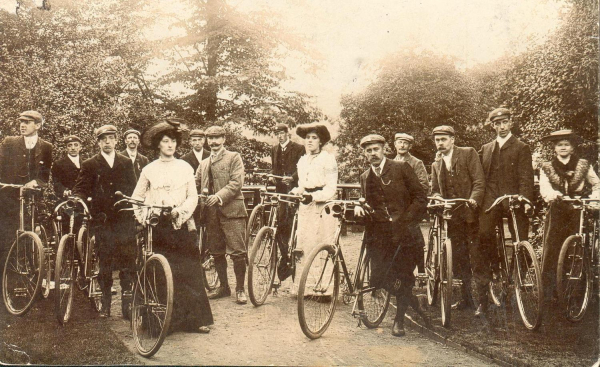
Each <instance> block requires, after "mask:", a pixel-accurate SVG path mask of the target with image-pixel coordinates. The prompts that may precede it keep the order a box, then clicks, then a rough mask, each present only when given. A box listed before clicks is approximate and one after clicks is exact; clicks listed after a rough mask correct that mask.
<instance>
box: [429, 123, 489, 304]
mask: <svg viewBox="0 0 600 367" xmlns="http://www.w3.org/2000/svg"><path fill="white" fill-rule="evenodd" d="M432 135H433V138H434V140H435V145H436V147H437V150H438V156H437V158H436V161H435V162H434V163H433V165H432V167H431V181H432V182H431V186H432V187H431V194H432V195H433V196H441V197H442V198H444V199H455V198H462V199H468V200H469V205H468V206H465V205H462V206H459V205H457V206H456V207H455V210H454V212H453V215H452V220H451V221H450V222H449V224H448V236H449V237H450V239H451V241H452V251H453V263H454V270H455V274H456V276H457V277H458V278H460V279H462V282H463V285H462V288H461V291H462V299H461V301H459V302H458V303H457V304H455V305H453V308H458V309H462V308H467V307H469V308H472V307H473V306H474V304H473V299H472V297H471V270H472V271H473V276H474V277H475V283H476V286H477V291H478V294H479V297H480V298H481V299H483V298H484V297H485V299H486V300H487V289H488V284H489V282H490V280H491V274H490V268H489V265H488V264H489V262H487V261H486V260H487V258H486V257H485V256H484V253H483V252H482V249H481V246H480V244H479V222H478V217H477V214H478V213H477V212H478V207H479V206H480V205H481V202H482V200H483V193H484V190H485V179H484V176H483V169H482V168H481V162H480V161H479V156H478V155H477V151H475V149H473V148H470V147H468V148H462V147H457V146H455V145H454V128H453V127H452V126H438V127H436V128H434V129H433V132H432ZM469 263H470V264H469ZM481 299H480V303H481V302H482V300H481ZM480 312H481V310H478V312H477V314H479V313H480Z"/></svg>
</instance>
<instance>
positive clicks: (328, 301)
mask: <svg viewBox="0 0 600 367" xmlns="http://www.w3.org/2000/svg"><path fill="white" fill-rule="evenodd" d="M339 286H340V271H339V264H338V263H337V261H336V258H335V247H334V246H332V245H328V244H322V245H319V246H317V247H316V248H315V249H314V250H313V251H312V252H311V253H310V255H309V256H308V258H307V259H306V264H305V265H304V269H303V270H302V275H301V277H300V284H299V286H298V287H299V288H298V321H299V322H300V327H301V328H302V332H303V333H304V335H306V336H307V337H309V338H310V339H317V338H319V337H321V335H323V333H325V331H326V330H327V328H328V327H329V324H330V323H331V320H332V319H333V315H334V313H335V307H336V301H337V297H338V291H339Z"/></svg>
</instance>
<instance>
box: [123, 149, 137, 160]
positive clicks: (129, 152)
mask: <svg viewBox="0 0 600 367" xmlns="http://www.w3.org/2000/svg"><path fill="white" fill-rule="evenodd" d="M125 150H126V151H127V154H129V158H131V160H135V157H137V150H129V148H127V149H125Z"/></svg>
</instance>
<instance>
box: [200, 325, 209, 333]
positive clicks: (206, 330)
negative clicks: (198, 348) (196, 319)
mask: <svg viewBox="0 0 600 367" xmlns="http://www.w3.org/2000/svg"><path fill="white" fill-rule="evenodd" d="M198 332H199V333H200V334H208V333H210V328H209V327H208V326H200V327H199V328H198Z"/></svg>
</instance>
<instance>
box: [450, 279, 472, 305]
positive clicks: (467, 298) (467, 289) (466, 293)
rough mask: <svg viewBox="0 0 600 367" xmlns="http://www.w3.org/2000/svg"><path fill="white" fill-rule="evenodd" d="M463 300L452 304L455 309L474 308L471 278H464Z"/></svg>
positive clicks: (461, 288)
mask: <svg viewBox="0 0 600 367" xmlns="http://www.w3.org/2000/svg"><path fill="white" fill-rule="evenodd" d="M460 295H461V300H460V301H458V302H456V303H455V304H453V305H452V309H453V310H464V309H474V308H475V304H473V295H472V292H471V280H470V279H469V280H463V283H462V286H461V287H460Z"/></svg>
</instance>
